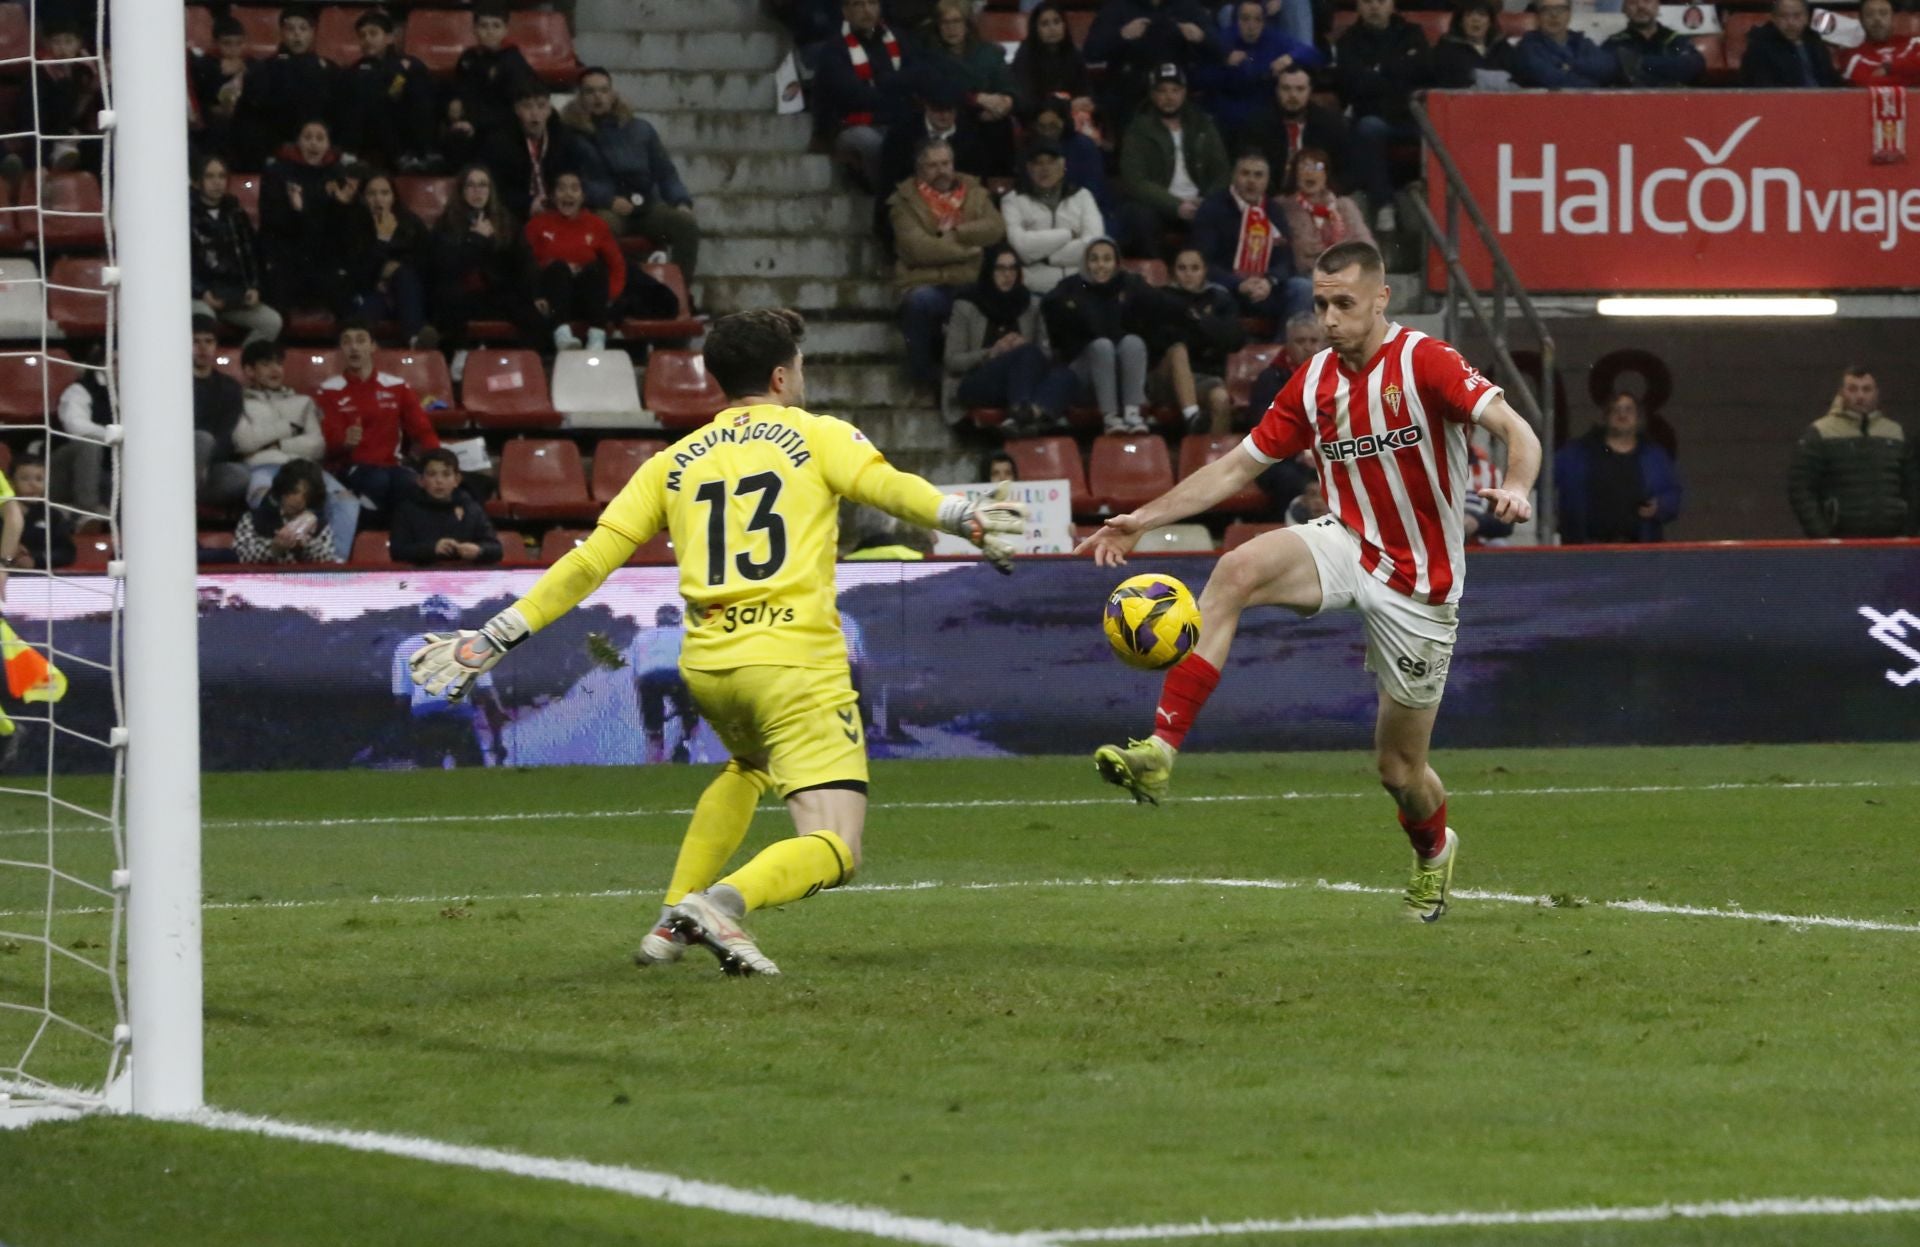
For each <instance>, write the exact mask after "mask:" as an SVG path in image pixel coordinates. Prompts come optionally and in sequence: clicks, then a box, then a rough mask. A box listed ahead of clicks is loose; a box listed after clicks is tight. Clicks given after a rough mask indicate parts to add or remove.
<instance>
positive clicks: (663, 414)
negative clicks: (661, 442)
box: [646, 351, 727, 429]
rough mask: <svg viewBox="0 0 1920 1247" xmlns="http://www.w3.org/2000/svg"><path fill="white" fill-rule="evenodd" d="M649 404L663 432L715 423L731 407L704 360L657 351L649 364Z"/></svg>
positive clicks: (684, 353) (690, 353) (679, 353)
mask: <svg viewBox="0 0 1920 1247" xmlns="http://www.w3.org/2000/svg"><path fill="white" fill-rule="evenodd" d="M646 404H647V410H648V411H650V412H652V413H653V414H654V417H655V418H656V419H658V420H659V421H660V424H661V426H662V427H663V428H669V429H691V428H696V427H698V426H699V425H702V424H705V423H706V422H707V421H709V420H711V419H713V417H714V416H715V415H716V414H717V413H718V412H719V411H720V409H721V408H723V407H725V406H726V405H727V396H726V394H725V393H724V392H722V391H721V389H720V383H719V382H718V381H715V380H714V379H713V378H712V377H710V376H708V375H707V362H706V360H704V359H702V358H701V357H700V356H698V355H696V354H694V353H693V352H692V351H655V352H654V353H653V355H652V357H650V358H649V359H648V360H647V388H646Z"/></svg>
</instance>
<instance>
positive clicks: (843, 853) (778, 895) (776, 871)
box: [714, 831, 853, 911]
mask: <svg viewBox="0 0 1920 1247" xmlns="http://www.w3.org/2000/svg"><path fill="white" fill-rule="evenodd" d="M852 877H853V850H852V849H849V848H848V847H847V842H846V841H845V840H842V839H841V838H840V837H839V836H837V835H835V834H834V833H833V832H831V831H810V832H808V833H807V834H806V835H804V836H795V837H793V838H792V839H791V840H782V841H780V843H778V844H771V845H768V846H767V847H766V848H764V849H762V850H761V851H760V853H759V855H758V856H757V857H755V858H754V859H753V860H752V861H750V862H748V863H747V864H746V865H745V866H742V867H741V868H740V869H738V870H736V871H734V872H733V873H732V874H730V875H728V876H727V877H726V878H725V879H722V880H721V881H720V882H719V883H718V884H717V885H715V887H714V891H718V890H719V889H720V888H732V889H733V890H734V891H736V892H738V893H739V894H740V898H741V899H742V900H743V901H745V902H746V905H747V909H748V910H749V911H751V910H755V909H766V908H767V907H769V906H772V905H785V904H786V903H787V902H789V901H798V900H804V899H805V898H806V897H809V896H812V895H813V894H814V893H815V892H818V891H820V890H821V889H822V888H837V887H839V886H840V885H841V884H843V883H845V882H846V881H847V880H848V879H850V878H852Z"/></svg>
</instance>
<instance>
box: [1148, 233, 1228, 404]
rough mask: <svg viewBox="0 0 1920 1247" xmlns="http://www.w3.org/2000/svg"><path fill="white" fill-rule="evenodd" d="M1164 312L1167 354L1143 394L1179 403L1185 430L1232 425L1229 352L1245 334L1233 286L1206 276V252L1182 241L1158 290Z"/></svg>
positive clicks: (1150, 377)
mask: <svg viewBox="0 0 1920 1247" xmlns="http://www.w3.org/2000/svg"><path fill="white" fill-rule="evenodd" d="M1156 293H1157V294H1158V295H1159V301H1160V303H1161V305H1162V308H1163V315H1164V316H1165V318H1166V326H1165V329H1164V331H1163V332H1164V334H1165V336H1166V342H1165V349H1166V355H1165V356H1164V358H1162V359H1161V361H1160V366H1159V367H1158V368H1155V369H1154V370H1153V372H1152V373H1151V374H1150V375H1149V376H1148V378H1147V396H1148V397H1149V398H1151V399H1153V401H1155V402H1173V403H1174V404H1176V405H1177V406H1178V407H1179V408H1180V415H1181V417H1182V418H1183V419H1184V420H1185V421H1186V426H1187V430H1188V431H1189V432H1194V433H1198V432H1201V431H1206V432H1212V433H1225V432H1226V431H1227V430H1228V429H1230V428H1232V427H1233V402H1232V400H1231V399H1230V398H1228V397H1227V383H1226V381H1225V380H1224V378H1225V377H1226V375H1227V356H1229V355H1231V354H1233V353H1234V352H1235V351H1237V350H1239V349H1240V347H1241V345H1242V344H1243V343H1245V342H1246V340H1247V333H1246V330H1245V329H1243V328H1241V326H1240V306H1239V304H1238V302H1236V301H1235V299H1234V297H1233V292H1232V291H1230V290H1228V289H1227V288H1226V287H1224V286H1221V285H1219V284H1217V283H1215V282H1213V281H1210V280H1208V278H1207V261H1206V257H1205V256H1203V255H1201V254H1200V252H1199V251H1198V250H1197V249H1195V248H1193V247H1183V248H1181V250H1180V254H1178V255H1176V256H1174V257H1173V284H1172V285H1170V286H1167V287H1166V288H1164V289H1162V290H1160V291H1158V292H1156Z"/></svg>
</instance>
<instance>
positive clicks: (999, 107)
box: [921, 0, 1013, 177]
mask: <svg viewBox="0 0 1920 1247" xmlns="http://www.w3.org/2000/svg"><path fill="white" fill-rule="evenodd" d="M934 13H935V16H934V26H933V33H934V37H933V39H932V41H931V42H930V43H928V44H927V56H926V64H925V65H924V66H923V68H922V70H921V72H922V73H932V74H938V75H940V76H942V77H945V78H948V79H950V80H951V81H953V82H954V83H955V84H956V85H958V86H959V87H960V90H961V92H962V107H964V108H965V109H966V111H967V114H968V115H969V116H970V117H972V119H973V123H974V128H975V131H976V132H977V133H978V134H979V136H980V147H981V150H982V152H983V154H984V155H985V156H986V160H987V176H988V177H1004V176H1006V175H1008V174H1011V173H1012V172H1013V76H1012V75H1011V74H1010V73H1008V72H1007V57H1006V53H1004V52H1003V51H1002V50H1001V48H1000V45H999V44H997V43H988V42H986V41H985V40H983V39H982V38H980V32H979V30H978V29H977V28H976V27H975V25H974V18H973V5H972V4H971V3H970V2H969V0H940V2H939V4H938V5H937V6H936V7H935V11H934Z"/></svg>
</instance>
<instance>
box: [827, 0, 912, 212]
mask: <svg viewBox="0 0 1920 1247" xmlns="http://www.w3.org/2000/svg"><path fill="white" fill-rule="evenodd" d="M840 19H841V20H840V34H839V36H838V38H828V39H827V40H826V41H825V42H824V43H822V44H821V45H820V48H819V52H818V63H817V64H816V65H815V67H814V78H813V107H814V111H815V112H816V113H817V114H818V115H819V118H820V120H821V122H822V123H823V124H824V125H825V126H826V127H827V128H829V129H830V130H832V131H834V132H835V133H834V140H833V151H834V155H835V156H837V157H838V158H840V159H842V160H845V161H849V162H851V164H852V165H853V167H854V169H855V170H856V171H857V172H858V174H859V176H860V177H861V178H863V179H864V180H865V182H866V184H867V188H868V189H869V190H872V191H875V192H880V191H881V190H882V189H883V188H884V187H886V186H887V185H889V183H888V182H887V181H886V169H885V167H884V166H883V165H882V163H881V158H880V149H881V146H882V145H883V144H884V143H885V142H886V137H887V126H888V125H889V124H890V123H891V122H893V121H895V120H896V119H897V114H898V113H899V112H900V111H901V106H902V102H903V101H902V88H903V87H904V86H905V83H904V82H903V81H902V80H901V71H902V69H903V68H904V69H909V70H910V69H914V68H916V66H915V64H914V61H913V57H912V56H911V55H910V51H909V48H908V46H907V45H906V44H905V43H903V42H901V40H900V38H899V37H898V36H897V35H895V34H894V32H893V30H892V29H891V28H890V27H888V26H887V25H885V24H884V23H883V22H881V20H880V0H842V2H841V5H840Z"/></svg>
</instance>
